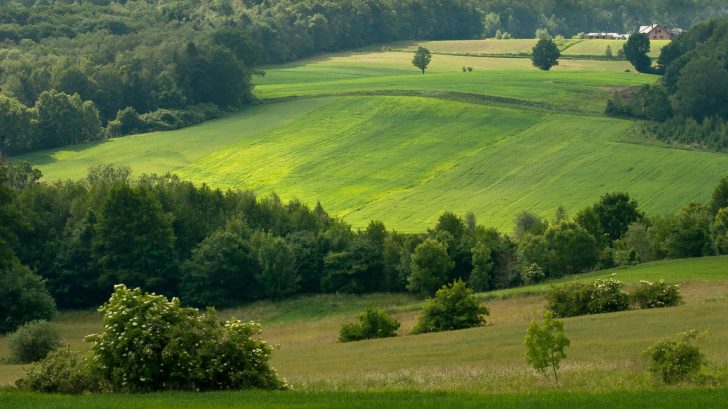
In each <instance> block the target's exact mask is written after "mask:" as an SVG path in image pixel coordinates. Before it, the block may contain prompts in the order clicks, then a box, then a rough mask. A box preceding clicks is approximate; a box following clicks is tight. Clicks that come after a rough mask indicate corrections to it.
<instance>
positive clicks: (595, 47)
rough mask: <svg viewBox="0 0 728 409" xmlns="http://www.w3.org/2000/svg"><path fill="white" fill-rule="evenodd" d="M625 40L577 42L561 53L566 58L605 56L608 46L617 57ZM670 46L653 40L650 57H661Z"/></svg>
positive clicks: (665, 42)
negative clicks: (664, 48) (664, 49)
mask: <svg viewBox="0 0 728 409" xmlns="http://www.w3.org/2000/svg"><path fill="white" fill-rule="evenodd" d="M624 43H626V41H625V40H583V41H579V42H576V43H574V44H572V45H570V46H569V47H567V48H566V49H565V50H563V51H562V52H561V53H562V54H563V55H566V56H578V55H584V56H604V55H605V53H606V51H607V46H609V47H611V48H612V54H613V55H614V56H615V57H616V56H617V52H618V51H619V50H620V49H621V48H622V47H623V46H624ZM668 44H670V41H669V40H651V41H650V52H649V56H650V57H652V58H657V57H659V56H660V52H661V51H662V47H664V46H666V45H668Z"/></svg>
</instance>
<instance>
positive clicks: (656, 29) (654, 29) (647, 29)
mask: <svg viewBox="0 0 728 409" xmlns="http://www.w3.org/2000/svg"><path fill="white" fill-rule="evenodd" d="M682 32H683V29H681V28H667V27H666V26H663V25H661V24H652V25H649V26H640V34H647V37H649V39H650V40H672V39H673V38H675V37H676V36H678V35H680V34H682Z"/></svg>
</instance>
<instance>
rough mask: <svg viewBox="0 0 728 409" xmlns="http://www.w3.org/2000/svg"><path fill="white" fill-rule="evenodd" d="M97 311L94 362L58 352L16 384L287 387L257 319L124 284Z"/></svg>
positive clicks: (54, 388)
mask: <svg viewBox="0 0 728 409" xmlns="http://www.w3.org/2000/svg"><path fill="white" fill-rule="evenodd" d="M99 311H100V312H101V313H103V315H104V317H103V331H102V332H101V333H99V334H92V335H89V336H88V337H86V341H87V342H90V343H91V349H90V355H89V357H88V360H86V359H83V358H82V357H79V356H77V355H76V354H74V353H72V352H71V351H70V350H67V349H59V350H56V351H55V352H52V353H51V354H50V355H49V356H48V357H47V358H46V359H44V360H43V361H41V362H40V363H39V364H38V365H37V366H36V367H34V368H32V369H31V370H30V371H29V372H28V373H27V374H26V376H25V377H24V378H23V379H21V380H19V381H18V383H17V384H18V386H19V387H21V388H22V389H26V390H32V391H38V392H57V393H78V392H82V391H94V390H101V389H103V390H107V391H111V392H151V391H161V390H190V391H206V390H226V389H251V388H259V389H285V388H287V385H286V383H285V381H284V380H282V379H281V378H279V377H278V375H277V374H276V371H275V369H273V368H271V367H270V365H269V363H268V361H269V359H270V355H271V351H272V349H271V347H270V346H268V345H267V344H266V343H265V341H262V340H260V339H257V338H256V336H257V335H258V334H260V326H259V325H258V324H255V323H252V322H251V323H242V322H240V321H239V320H235V319H231V320H228V321H225V322H222V321H220V320H218V318H217V314H216V313H215V311H214V310H212V309H210V310H207V311H206V312H205V313H200V312H199V311H198V310H197V309H194V308H183V307H181V305H180V300H179V299H177V298H173V299H172V300H167V299H166V298H165V297H163V296H159V295H155V294H149V293H142V291H141V290H140V289H138V288H137V289H133V290H132V289H128V288H127V287H126V286H124V285H117V286H115V288H114V293H113V294H112V296H111V298H110V299H109V301H108V302H107V303H106V304H104V305H103V306H102V307H101V308H100V309H99Z"/></svg>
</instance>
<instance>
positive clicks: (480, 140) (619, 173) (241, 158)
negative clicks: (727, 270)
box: [17, 42, 728, 231]
mask: <svg viewBox="0 0 728 409" xmlns="http://www.w3.org/2000/svg"><path fill="white" fill-rule="evenodd" d="M447 44H449V45H448V47H455V46H456V45H459V46H460V47H465V48H468V47H474V45H473V44H475V43H472V42H448V43H447ZM478 44H479V43H478ZM410 59H411V54H410V53H404V52H355V53H341V54H332V55H324V56H320V57H316V58H312V59H307V60H303V61H298V62H296V63H293V64H288V65H282V66H275V67H268V68H267V70H266V72H267V74H266V75H265V77H257V78H256V83H257V86H256V91H255V92H256V95H257V96H258V97H259V98H261V99H262V100H263V103H262V104H260V105H257V106H253V107H249V108H247V109H245V110H243V111H241V112H238V113H235V114H231V115H229V116H227V117H225V118H222V119H219V120H214V121H210V122H207V123H204V124H201V125H198V126H194V127H190V128H186V129H182V130H177V131H170V132H161V133H152V134H145V135H135V136H130V137H124V138H118V139H113V140H110V141H107V142H103V143H96V144H91V145H80V146H72V147H68V148H60V149H55V150H52V151H44V152H37V153H33V154H29V155H25V156H21V157H18V158H17V159H24V160H28V161H30V162H31V163H32V164H33V165H34V166H37V167H39V168H40V169H41V170H42V171H43V173H44V175H45V178H46V179H48V180H55V179H67V178H71V179H78V178H81V177H83V176H84V175H85V173H86V169H87V168H88V167H89V166H91V165H94V164H98V163H115V164H120V165H127V166H130V167H131V168H132V169H133V171H134V172H135V173H136V174H141V173H151V172H155V173H164V172H175V173H178V174H179V175H180V176H181V177H183V178H186V179H190V180H192V181H194V182H197V183H207V184H210V185H212V186H215V187H221V188H242V189H254V190H255V191H257V192H259V193H260V194H266V193H269V192H272V191H275V192H277V193H278V194H279V195H280V196H281V197H282V198H284V199H291V198H294V197H298V198H300V199H302V200H304V201H306V202H309V203H315V201H317V200H320V201H321V203H323V205H324V206H325V208H326V209H327V210H329V211H330V212H331V213H332V214H335V215H337V216H341V217H344V218H345V220H347V221H348V222H350V223H352V224H353V225H354V226H355V227H362V226H364V225H366V224H367V223H368V222H369V221H370V220H372V219H379V220H382V221H384V222H385V224H386V225H387V226H388V227H390V228H395V229H398V230H401V231H421V230H423V229H424V228H426V227H428V226H431V225H432V224H433V223H434V222H435V220H436V218H437V217H438V215H439V214H441V213H442V212H443V211H446V210H451V211H455V212H457V213H459V214H464V213H466V212H468V211H473V212H474V213H475V214H476V215H477V216H478V217H479V221H480V222H481V223H482V224H485V225H488V226H495V227H503V228H510V226H511V223H512V220H513V217H514V215H515V214H516V213H518V212H519V211H521V210H524V209H531V210H534V211H537V212H539V213H541V214H543V215H545V216H550V214H551V213H552V212H553V211H554V209H556V208H557V207H558V206H560V205H563V206H565V208H566V209H567V211H568V212H569V213H570V214H574V213H575V212H576V211H577V210H579V209H580V208H582V207H583V206H585V205H588V204H590V203H593V202H594V201H596V200H597V199H598V198H599V196H600V195H601V194H603V193H605V192H609V191H627V192H629V193H630V194H631V195H633V196H634V197H636V198H637V199H638V200H639V201H640V204H641V205H642V207H643V209H644V210H646V211H647V212H648V213H650V214H654V213H661V212H671V211H675V210H676V209H677V208H679V207H680V206H681V205H683V204H684V203H686V202H688V201H691V200H695V201H704V200H706V199H707V198H708V196H709V194H710V192H711V190H712V187H713V186H714V185H715V183H716V182H717V181H718V179H719V178H720V177H721V176H723V175H724V174H725V172H726V169H728V155H725V154H716V153H708V152H699V151H688V150H677V149H670V148H666V147H660V146H648V145H640V144H634V143H625V142H624V141H629V140H630V136H629V135H630V134H631V132H633V129H634V127H635V124H634V123H633V122H630V121H625V120H621V119H614V118H607V117H605V116H604V115H603V114H602V111H603V109H604V105H605V101H606V98H607V96H608V91H609V90H612V89H616V88H621V87H626V86H634V85H639V84H647V83H651V82H653V81H655V79H656V77H654V76H648V75H642V74H636V73H631V72H625V68H627V67H629V65H628V63H626V62H620V61H594V60H563V61H562V62H561V65H559V66H558V67H556V68H555V69H554V70H552V71H551V72H541V71H538V70H536V69H535V68H533V67H532V66H531V64H530V61H529V60H528V59H524V58H517V59H514V58H486V57H469V56H456V55H435V56H434V58H433V62H432V64H431V67H430V70H429V71H428V73H427V75H421V74H419V73H418V72H417V71H416V69H414V68H413V67H412V66H411V64H410ZM464 66H467V67H472V68H473V69H474V71H473V72H468V73H464V72H462V67H464Z"/></svg>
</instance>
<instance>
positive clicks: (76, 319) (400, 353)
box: [0, 257, 728, 393]
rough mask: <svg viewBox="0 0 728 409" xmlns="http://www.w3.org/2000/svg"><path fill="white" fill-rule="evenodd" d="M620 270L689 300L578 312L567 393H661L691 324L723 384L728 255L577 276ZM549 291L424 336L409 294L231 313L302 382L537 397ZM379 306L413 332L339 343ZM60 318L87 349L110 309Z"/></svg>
mask: <svg viewBox="0 0 728 409" xmlns="http://www.w3.org/2000/svg"><path fill="white" fill-rule="evenodd" d="M615 271H616V272H617V278H619V279H622V280H624V281H626V282H628V283H636V282H637V281H639V280H641V279H651V280H656V279H660V278H663V279H666V280H668V281H677V282H681V283H683V288H682V293H683V296H684V298H685V301H686V303H685V305H683V306H679V307H674V308H668V309H658V310H641V311H626V312H621V313H615V314H604V315H595V316H586V317H576V318H570V319H566V320H565V328H566V333H567V335H568V336H569V337H570V338H571V340H572V347H571V348H569V350H568V358H567V359H566V360H565V361H564V362H563V372H562V377H561V385H560V386H559V388H560V389H566V390H570V391H578V392H587V391H604V392H608V391H616V390H645V389H652V388H653V386H654V385H653V382H652V380H651V379H650V377H649V375H648V374H647V373H646V368H645V364H644V361H643V360H642V358H641V352H642V351H643V350H644V349H645V348H647V346H649V345H650V344H651V343H653V342H654V341H655V340H657V339H659V338H662V337H667V336H673V335H675V334H676V333H678V332H680V331H684V330H686V329H690V328H695V329H698V330H708V331H709V335H708V336H707V337H706V338H705V340H704V341H703V343H702V344H701V349H702V350H703V351H704V352H705V353H706V356H707V357H708V359H709V361H710V362H711V364H710V366H709V368H708V373H710V374H712V376H714V377H715V379H717V380H718V382H719V384H724V382H728V356H726V354H725V345H726V343H728V314H725V311H726V310H728V258H726V257H712V258H703V259H691V260H676V261H671V262H659V263H652V264H646V265H642V266H636V267H632V268H628V269H619V270H611V271H604V272H599V273H595V274H593V275H592V276H590V277H578V278H577V279H589V280H593V279H595V278H597V277H607V276H610V275H611V274H612V273H614V272H615ZM541 291H543V288H542V286H536V287H524V288H522V289H519V291H514V292H496V293H486V294H481V296H482V298H483V299H484V300H485V303H486V305H487V306H488V307H489V308H490V310H491V315H490V316H489V317H488V324H489V325H488V326H486V327H483V328H475V329H470V330H463V331H453V332H446V333H438V334H426V335H417V336H412V335H408V334H409V333H410V332H411V330H412V328H413V327H414V324H415V321H416V317H417V314H418V312H419V310H420V308H421V307H422V302H423V301H422V300H421V299H417V298H415V297H413V296H407V295H395V294H392V295H388V294H375V295H368V296H364V297H357V296H347V295H323V296H315V297H302V298H299V299H294V300H287V301H283V302H280V303H270V302H262V303H257V304H253V305H250V306H247V307H244V308H239V309H235V310H226V311H223V312H222V313H221V316H222V317H228V316H231V315H232V316H236V317H239V318H241V319H245V320H256V321H260V322H262V323H263V327H264V331H263V337H264V338H265V339H266V340H267V341H268V342H270V343H271V344H273V345H276V350H275V351H274V353H273V365H274V367H276V368H277V369H278V371H279V373H281V374H282V375H283V376H285V377H286V378H287V379H288V380H289V382H291V383H292V384H293V385H294V387H295V388H296V389H297V390H303V391H342V390H343V391H371V390H379V391H400V390H419V391H453V390H455V391H466V392H478V393H483V392H487V393H514V392H529V393H531V392H534V391H548V390H552V389H554V388H555V385H554V384H553V383H552V382H548V381H545V380H543V379H542V378H541V377H539V376H537V375H536V374H535V373H534V372H533V370H532V369H531V368H529V367H528V365H527V364H526V362H525V360H524V358H523V353H524V349H523V336H524V334H525V331H526V327H527V325H528V323H529V322H530V320H531V319H533V318H534V317H537V316H539V315H540V314H541V311H542V310H543V307H544V303H545V302H544V299H543V296H542V295H541V294H540V292H541ZM371 305H375V306H380V307H384V308H387V309H388V310H390V311H391V312H392V313H393V314H394V315H395V316H396V317H397V318H398V319H399V320H400V321H401V322H402V328H401V329H400V335H401V336H400V337H397V338H392V339H381V340H372V341H363V342H356V343H348V344H340V343H337V337H338V331H339V328H340V326H341V324H343V323H345V322H350V321H351V320H353V319H354V318H355V317H356V315H357V314H358V313H359V312H360V311H362V310H363V309H364V308H365V307H366V306H371ZM58 323H59V326H60V329H61V334H62V336H63V338H64V339H65V341H66V342H68V343H69V344H70V345H71V346H72V347H73V348H74V349H77V350H85V349H86V348H87V345H86V344H85V343H84V342H83V337H84V336H85V335H87V334H89V333H93V332H96V331H98V330H99V329H100V326H101V322H100V317H99V315H98V314H97V313H95V312H91V311H87V312H65V313H63V314H61V315H60V317H59V318H58ZM7 353H8V350H7V344H6V339H5V338H4V337H0V358H2V357H5V356H7ZM22 373H23V366H22V365H0V385H6V384H11V383H12V382H14V380H15V379H17V378H18V377H19V376H21V375H22Z"/></svg>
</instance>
